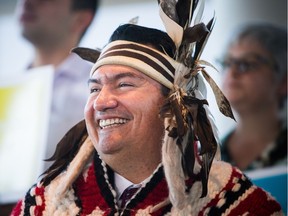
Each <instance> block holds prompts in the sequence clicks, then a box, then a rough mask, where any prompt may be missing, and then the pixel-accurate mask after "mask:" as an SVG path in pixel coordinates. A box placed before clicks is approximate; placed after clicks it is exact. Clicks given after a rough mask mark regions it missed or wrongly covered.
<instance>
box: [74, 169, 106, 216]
mask: <svg viewBox="0 0 288 216" xmlns="http://www.w3.org/2000/svg"><path fill="white" fill-rule="evenodd" d="M87 174H88V175H87V176H88V177H87V179H86V181H85V179H84V177H83V176H81V177H80V178H79V179H78V180H77V182H76V183H75V188H76V193H77V196H79V198H80V200H81V203H82V207H83V209H82V212H81V215H88V214H91V212H92V211H93V210H94V209H95V207H96V206H98V207H99V208H100V209H101V210H103V211H104V210H106V211H107V209H109V206H108V204H107V203H106V201H105V199H104V198H103V197H102V196H101V189H100V188H99V186H98V185H97V184H96V178H95V173H94V164H92V165H91V166H90V167H89V169H88V173H87ZM108 214H109V212H107V215H108Z"/></svg>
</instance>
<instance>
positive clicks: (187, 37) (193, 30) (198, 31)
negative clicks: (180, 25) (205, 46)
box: [183, 23, 209, 43]
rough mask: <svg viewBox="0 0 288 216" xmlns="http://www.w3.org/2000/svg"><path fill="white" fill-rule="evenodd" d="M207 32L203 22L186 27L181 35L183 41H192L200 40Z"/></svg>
mask: <svg viewBox="0 0 288 216" xmlns="http://www.w3.org/2000/svg"><path fill="white" fill-rule="evenodd" d="M208 32H209V30H208V29H207V27H206V25H205V24H204V23H199V24H196V25H194V26H192V27H189V28H186V29H185V31H184V35H183V43H193V42H197V41H200V40H201V39H202V38H203V37H204V36H206V34H207V33H208Z"/></svg>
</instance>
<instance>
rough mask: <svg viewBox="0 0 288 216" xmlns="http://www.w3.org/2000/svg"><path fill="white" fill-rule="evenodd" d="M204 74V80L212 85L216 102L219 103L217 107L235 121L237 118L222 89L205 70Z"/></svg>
mask: <svg viewBox="0 0 288 216" xmlns="http://www.w3.org/2000/svg"><path fill="white" fill-rule="evenodd" d="M202 74H203V76H204V78H205V79H206V81H207V82H208V83H209V84H210V86H211V88H212V90H213V92H214V95H215V98H216V102H217V105H218V108H219V110H220V112H221V113H222V114H223V115H225V116H227V117H230V118H232V119H234V120H235V117H234V115H233V111H232V109H231V106H230V103H229V101H228V100H227V98H226V97H225V95H224V94H223V92H222V91H221V89H220V88H219V87H218V85H217V84H216V83H215V81H214V80H213V79H212V78H211V77H210V75H209V74H208V73H207V72H206V71H205V70H204V69H202Z"/></svg>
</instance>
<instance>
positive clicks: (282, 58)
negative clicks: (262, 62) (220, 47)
mask: <svg viewBox="0 0 288 216" xmlns="http://www.w3.org/2000/svg"><path fill="white" fill-rule="evenodd" d="M235 33H236V34H235ZM247 38H249V39H252V40H254V41H256V42H257V43H259V44H260V45H261V46H262V47H263V48H264V49H265V50H267V52H268V53H270V55H271V57H272V58H273V59H272V61H273V62H275V64H276V65H275V66H276V71H277V72H278V73H277V78H278V79H283V78H285V76H286V74H287V29H286V28H284V27H281V26H277V25H273V24H269V23H252V24H248V25H243V26H242V27H240V28H238V29H237V32H234V37H232V38H231V40H230V43H229V45H228V46H230V45H231V44H233V43H235V42H238V41H241V40H243V39H247Z"/></svg>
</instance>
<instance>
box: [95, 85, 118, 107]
mask: <svg viewBox="0 0 288 216" xmlns="http://www.w3.org/2000/svg"><path fill="white" fill-rule="evenodd" d="M117 105H118V102H117V96H116V95H115V94H113V92H112V91H111V90H110V89H109V88H106V87H103V88H102V89H101V91H100V93H99V94H98V96H97V97H96V99H95V100H94V104H93V108H94V109H95V110H97V111H105V110H107V109H113V108H115V107H117Z"/></svg>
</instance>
